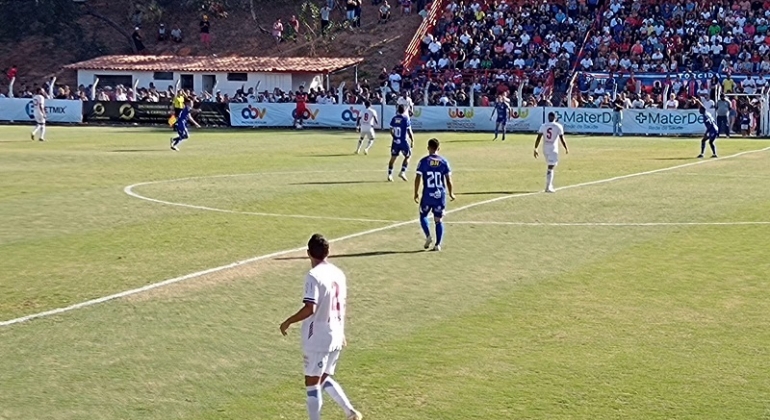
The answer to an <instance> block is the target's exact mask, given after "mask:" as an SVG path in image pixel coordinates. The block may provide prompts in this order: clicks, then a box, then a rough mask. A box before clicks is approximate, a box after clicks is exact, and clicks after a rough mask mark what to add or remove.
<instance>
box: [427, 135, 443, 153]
mask: <svg viewBox="0 0 770 420" xmlns="http://www.w3.org/2000/svg"><path fill="white" fill-rule="evenodd" d="M440 144H441V142H439V141H438V139H437V138H432V139H430V140H428V150H430V151H431V152H435V151H436V150H438V147H439V145H440Z"/></svg>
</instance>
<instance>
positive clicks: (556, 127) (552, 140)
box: [535, 112, 569, 193]
mask: <svg viewBox="0 0 770 420" xmlns="http://www.w3.org/2000/svg"><path fill="white" fill-rule="evenodd" d="M541 139H544V141H543V154H544V155H545V161H546V163H547V164H548V171H547V172H546V174H545V192H548V193H552V192H554V191H556V190H554V189H553V171H554V168H556V165H558V164H559V141H561V144H562V146H564V153H567V154H568V153H569V149H568V148H567V142H566V141H564V127H562V125H561V124H559V123H557V122H556V114H555V113H553V112H549V113H548V122H547V123H544V124H543V125H541V126H540V130H538V134H537V140H535V159H537V156H538V153H537V147H538V146H539V145H540V140H541ZM557 140H558V141H557Z"/></svg>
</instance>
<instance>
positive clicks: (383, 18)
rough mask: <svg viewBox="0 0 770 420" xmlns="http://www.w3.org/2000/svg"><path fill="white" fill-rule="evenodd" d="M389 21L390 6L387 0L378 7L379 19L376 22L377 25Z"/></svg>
mask: <svg viewBox="0 0 770 420" xmlns="http://www.w3.org/2000/svg"><path fill="white" fill-rule="evenodd" d="M389 20H390V4H389V3H388V0H385V2H384V3H382V5H380V19H379V20H378V21H377V23H383V24H384V23H388V21H389Z"/></svg>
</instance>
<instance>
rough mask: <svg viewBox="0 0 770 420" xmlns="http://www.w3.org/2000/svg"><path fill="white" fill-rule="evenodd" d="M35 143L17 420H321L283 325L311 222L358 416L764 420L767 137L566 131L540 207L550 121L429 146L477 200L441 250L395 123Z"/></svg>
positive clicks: (10, 219)
mask: <svg viewBox="0 0 770 420" xmlns="http://www.w3.org/2000/svg"><path fill="white" fill-rule="evenodd" d="M28 131H29V128H28V127H7V126H5V127H0V221H1V222H0V290H1V291H2V292H1V293H0V321H12V320H14V321H13V322H3V323H2V324H0V325H2V326H0V355H1V356H0V419H13V420H16V419H19V420H22V419H23V420H30V419H56V420H59V419H72V420H75V419H77V420H83V419H88V420H93V419H152V420H169V419H195V420H203V419H210V420H214V419H232V420H236V419H266V420H267V419H305V418H307V414H306V411H305V388H304V385H303V382H302V354H301V350H300V339H299V335H298V334H299V332H298V331H299V329H298V328H296V327H293V328H292V329H291V330H290V334H289V336H288V337H282V336H281V334H280V332H279V331H278V325H279V324H280V322H281V321H283V320H284V319H285V318H286V316H288V315H290V314H291V313H293V312H294V311H295V310H296V309H297V308H298V307H299V306H300V304H301V302H300V301H301V297H302V292H303V276H304V273H305V272H306V271H307V270H308V268H309V263H308V261H307V259H306V258H305V257H304V251H298V249H301V248H302V247H303V245H304V244H305V243H306V242H307V238H308V237H309V236H310V234H312V233H314V232H321V233H323V234H325V235H326V236H327V237H329V238H332V239H334V238H339V240H338V241H335V242H334V243H333V244H332V254H333V262H334V263H335V264H337V265H339V266H340V267H341V268H342V269H343V270H345V271H346V273H347V274H348V282H349V284H348V287H349V298H348V321H347V336H348V347H347V348H346V349H345V350H344V352H343V355H342V359H341V362H340V365H339V366H338V372H337V375H336V377H337V378H338V380H339V382H340V383H341V384H342V386H343V387H344V388H345V390H346V392H347V394H348V396H349V397H350V398H351V400H352V401H353V403H354V404H355V405H356V406H357V408H358V409H359V410H360V411H361V412H362V413H363V414H364V418H366V419H371V420H375V419H383V420H401V419H404V420H418V419H419V420H426V419H430V420H433V419H437V420H438V419H440V420H465V419H549V420H552V419H644V420H649V419H699V420H703V419H720V420H722V419H736V420H738V419H740V420H746V419H770V403H768V400H767V395H769V394H770V365H769V364H768V360H770V328H768V325H770V297H768V294H767V290H768V273H769V272H770V258H769V257H768V249H769V248H770V242H769V241H768V237H770V188H768V183H769V182H770V170H769V169H768V167H769V166H770V150H767V151H766V150H764V149H765V148H767V147H768V146H770V143H767V142H765V141H761V140H749V139H733V140H720V141H719V142H718V143H717V144H718V147H719V152H720V155H721V158H719V159H714V160H708V159H707V160H705V161H704V160H700V161H699V160H696V159H694V156H696V155H697V154H698V151H699V142H698V140H697V139H682V138H678V139H677V138H673V139H663V138H622V139H612V138H606V137H583V136H573V135H570V134H569V133H568V134H567V141H568V144H569V146H570V154H569V155H564V154H562V155H561V162H560V164H559V166H558V168H557V171H556V178H555V186H556V188H557V189H560V190H559V191H557V193H556V194H543V193H541V192H540V191H542V189H543V188H544V175H545V164H544V162H543V160H542V158H541V159H540V160H535V159H534V158H533V157H532V144H533V142H534V136H532V135H517V136H510V138H509V140H508V141H506V142H504V143H501V142H494V143H493V142H492V141H491V137H492V136H491V134H489V133H417V134H416V139H417V140H416V145H415V146H416V147H415V149H416V153H415V154H416V156H415V158H419V157H421V155H422V154H423V151H424V150H425V145H426V143H427V140H428V139H429V138H430V137H431V136H433V135H435V136H437V137H438V138H439V139H441V141H442V151H441V153H442V155H444V156H445V157H446V158H447V159H448V160H449V161H450V163H451V164H452V169H453V177H454V182H455V189H456V193H457V200H456V201H454V202H452V203H451V204H450V207H449V210H450V213H449V214H448V215H447V217H446V219H445V220H446V222H447V227H446V234H445V241H444V251H442V252H441V253H433V252H423V251H422V244H423V237H422V233H421V231H420V228H419V225H418V223H417V221H416V217H417V208H416V205H415V204H414V202H413V201H412V188H413V187H412V182H411V179H412V178H413V177H414V163H415V162H416V159H414V162H413V163H412V165H411V167H410V172H409V176H410V182H403V181H400V180H398V179H397V180H396V182H394V183H388V182H385V178H386V165H387V159H388V156H389V139H388V135H387V134H386V133H381V134H380V139H379V140H378V143H376V144H375V146H374V149H373V152H372V153H371V154H370V155H369V156H363V155H360V156H355V155H353V154H352V151H353V150H354V149H355V142H356V134H355V133H352V132H341V131H267V130H242V131H231V130H195V131H193V132H192V138H191V139H190V140H189V141H187V142H185V143H183V145H182V149H181V152H179V153H174V152H172V151H170V150H168V138H169V137H170V136H171V135H172V134H173V133H172V132H171V131H170V130H161V129H146V128H135V127H133V128H132V127H125V128H96V127H90V128H67V127H50V128H49V129H48V134H47V138H48V140H49V141H48V142H46V143H39V142H32V141H30V140H28V138H29V137H28V136H29V135H28ZM234 262H241V263H240V264H233V265H232V266H230V267H223V266H225V265H228V264H231V263H234ZM213 268H218V269H213ZM166 280H172V281H169V282H167V283H166V284H164V285H162V287H147V288H145V289H141V290H140V289H139V288H142V287H143V286H148V285H155V284H157V283H159V282H163V281H166ZM125 291H131V292H129V293H125V294H124V296H121V297H118V298H116V299H111V300H108V301H105V302H102V303H96V304H91V303H95V302H89V303H88V304H86V305H82V306H81V307H77V308H73V309H72V310H68V311H64V312H62V313H58V314H54V315H51V316H44V317H40V318H37V319H33V320H29V321H27V322H16V320H19V318H20V317H24V316H27V315H33V314H38V313H41V312H45V311H49V310H53V309H56V308H64V307H67V306H70V305H74V304H78V303H81V302H88V301H90V300H92V299H97V298H100V297H105V296H111V295H114V294H118V293H121V292H125ZM324 406H325V407H324V418H325V419H342V418H344V415H343V413H342V411H341V410H340V409H339V407H337V406H336V405H335V404H334V402H333V401H332V400H331V399H330V398H326V399H325V404H324Z"/></svg>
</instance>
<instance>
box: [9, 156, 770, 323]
mask: <svg viewBox="0 0 770 420" xmlns="http://www.w3.org/2000/svg"><path fill="white" fill-rule="evenodd" d="M767 150H770V147H765V148H762V149H755V150H747V151H744V152H740V153H736V154H733V155H729V156H725V157H723V158H720V160H725V159H732V158H736V157H739V156H743V155H747V154H751V153H758V152H764V151H767ZM715 161H716V160H700V161H697V162H690V163H685V164H681V165H676V166H669V167H667V168H660V169H653V170H649V171H644V172H637V173H633V174H627V175H620V176H616V177H612V178H605V179H600V180H596V181H588V182H582V183H579V184H573V185H568V186H565V187H561V188H559V190H567V189H572V188H580V187H588V186H592V185H600V184H606V183H609V182H614V181H620V180H624V179H630V178H636V177H640V176H645V175H651V174H656V173H660V172H666V171H673V170H676V169H681V168H688V167H691V166H696V165H701V164H704V163H707V162H715ZM537 194H543V192H540V191H538V192H531V193H525V194H516V195H505V196H502V197H496V198H492V199H489V200H483V201H478V202H475V203H471V204H467V205H465V206H461V207H457V208H455V209H452V210H449V211H447V212H446V214H451V213H457V212H461V211H464V210H468V209H471V208H474V207H478V206H483V205H487V204H492V203H496V202H499V201H503V200H508V199H511V198H518V197H527V196H532V195H537ZM412 223H417V219H414V220H409V221H405V222H398V223H393V224H390V225H386V226H382V227H379V228H375V229H369V230H364V231H361V232H357V233H353V234H350V235H345V236H341V237H339V238H335V239H332V240H330V242H340V241H345V240H349V239H354V238H358V237H361V236H366V235H371V234H374V233H378V232H383V231H386V230H391V229H396V228H399V227H402V226H406V225H410V224H412ZM304 250H305V247H304V246H301V247H297V248H292V249H287V250H283V251H277V252H273V253H270V254H265V255H259V256H256V257H252V258H247V259H245V260H241V261H236V262H233V263H230V264H226V265H221V266H219V267H214V268H209V269H206V270H202V271H196V272H194V273H190V274H186V275H184V276H180V277H174V278H171V279H168V280H163V281H160V282H157V283H151V284H148V285H145V286H142V287H138V288H135V289H130V290H125V291H123V292H119V293H115V294H111V295H108V296H103V297H100V298H96V299H91V300H87V301H84V302H80V303H76V304H73V305H70V306H65V307H61V308H56V309H51V310H48V311H43V312H38V313H35V314H30V315H26V316H22V317H19V318H14V319H9V320H7V321H0V327H7V326H11V325H16V324H21V323H24V322H27V321H31V320H34V319H39V318H46V317H50V316H54V315H59V314H63V313H65V312H71V311H74V310H77V309H82V308H87V307H89V306H93V305H98V304H101V303H105V302H109V301H112V300H115V299H121V298H124V297H127V296H132V295H136V294H139V293H144V292H147V291H150V290H154V289H158V288H161V287H165V286H169V285H172V284H175V283H179V282H183V281H187V280H190V279H194V278H197V277H202V276H205V275H208V274H212V273H217V272H220V271H224V270H229V269H231V268H236V267H240V266H242V265H246V264H251V263H255V262H258V261H262V260H267V259H271V258H275V257H280V256H283V255H287V254H291V253H294V252H300V251H304Z"/></svg>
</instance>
